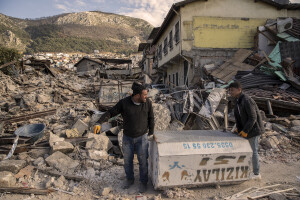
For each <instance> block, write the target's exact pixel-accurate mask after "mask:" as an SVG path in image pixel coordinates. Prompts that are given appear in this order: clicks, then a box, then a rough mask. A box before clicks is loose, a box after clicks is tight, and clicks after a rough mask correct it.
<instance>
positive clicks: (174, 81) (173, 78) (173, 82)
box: [173, 74, 175, 86]
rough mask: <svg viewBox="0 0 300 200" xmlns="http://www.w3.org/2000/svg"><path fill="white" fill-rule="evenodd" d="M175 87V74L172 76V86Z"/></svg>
mask: <svg viewBox="0 0 300 200" xmlns="http://www.w3.org/2000/svg"><path fill="white" fill-rule="evenodd" d="M174 85H175V74H173V86H174Z"/></svg>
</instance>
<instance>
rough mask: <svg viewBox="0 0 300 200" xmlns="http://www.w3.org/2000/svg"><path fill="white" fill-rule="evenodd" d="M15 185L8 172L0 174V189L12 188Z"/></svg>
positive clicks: (12, 175)
mask: <svg viewBox="0 0 300 200" xmlns="http://www.w3.org/2000/svg"><path fill="white" fill-rule="evenodd" d="M15 185H16V178H15V176H14V174H13V173H11V172H8V171H3V172H0V187H13V186H15Z"/></svg>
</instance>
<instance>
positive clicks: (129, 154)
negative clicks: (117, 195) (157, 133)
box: [122, 134, 149, 183]
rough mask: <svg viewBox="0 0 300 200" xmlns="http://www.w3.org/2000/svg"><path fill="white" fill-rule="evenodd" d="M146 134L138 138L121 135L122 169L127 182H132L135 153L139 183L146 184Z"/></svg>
mask: <svg viewBox="0 0 300 200" xmlns="http://www.w3.org/2000/svg"><path fill="white" fill-rule="evenodd" d="M148 146H149V145H148V134H144V135H142V136H139V137H136V138H134V137H129V136H126V135H123V147H122V149H123V154H124V169H125V173H126V178H127V180H134V172H133V156H134V151H136V153H137V157H138V160H139V168H140V182H142V183H147V182H148Z"/></svg>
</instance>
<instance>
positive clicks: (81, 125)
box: [72, 119, 89, 136]
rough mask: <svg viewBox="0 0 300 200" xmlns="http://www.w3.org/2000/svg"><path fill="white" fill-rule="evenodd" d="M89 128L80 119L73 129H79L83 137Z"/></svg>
mask: <svg viewBox="0 0 300 200" xmlns="http://www.w3.org/2000/svg"><path fill="white" fill-rule="evenodd" d="M88 128H89V126H88V125H87V124H86V123H84V122H83V121H82V120H81V119H78V120H77V122H76V123H75V124H74V125H73V127H72V129H77V131H78V133H79V136H82V135H83V133H84V132H85V131H86V130H88Z"/></svg>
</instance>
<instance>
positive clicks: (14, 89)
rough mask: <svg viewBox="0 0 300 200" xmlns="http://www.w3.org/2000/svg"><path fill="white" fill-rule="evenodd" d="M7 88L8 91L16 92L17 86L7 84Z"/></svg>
mask: <svg viewBox="0 0 300 200" xmlns="http://www.w3.org/2000/svg"><path fill="white" fill-rule="evenodd" d="M6 88H7V90H8V91H12V92H13V91H16V86H14V85H13V84H10V83H7V84H6Z"/></svg>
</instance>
